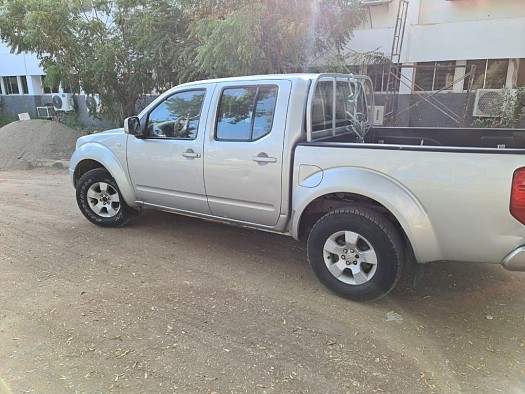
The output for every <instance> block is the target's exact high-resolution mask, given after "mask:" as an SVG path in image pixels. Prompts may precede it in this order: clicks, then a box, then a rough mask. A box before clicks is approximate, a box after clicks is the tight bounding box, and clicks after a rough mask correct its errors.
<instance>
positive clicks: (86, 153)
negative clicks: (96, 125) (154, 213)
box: [69, 142, 138, 208]
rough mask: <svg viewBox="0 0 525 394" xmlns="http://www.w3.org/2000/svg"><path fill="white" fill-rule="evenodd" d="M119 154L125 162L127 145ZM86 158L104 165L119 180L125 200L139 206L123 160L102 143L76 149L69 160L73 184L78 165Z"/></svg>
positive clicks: (131, 205)
mask: <svg viewBox="0 0 525 394" xmlns="http://www.w3.org/2000/svg"><path fill="white" fill-rule="evenodd" d="M117 154H119V156H121V157H122V160H123V161H124V162H125V157H126V156H125V147H123V148H122V152H117ZM85 160H94V161H96V162H98V163H100V164H101V165H102V166H104V168H106V170H108V171H109V173H110V174H111V176H112V177H113V179H115V181H116V182H117V185H118V187H119V189H120V193H121V194H122V197H123V198H124V201H126V204H128V205H129V206H130V207H133V208H136V207H138V204H137V203H136V202H135V193H134V192H133V186H132V185H131V181H130V179H129V177H128V172H127V170H126V168H125V167H124V166H123V165H122V164H121V161H120V160H119V159H118V158H117V156H116V155H115V153H114V152H113V151H112V150H111V149H109V148H108V147H107V146H105V145H103V144H101V143H98V142H88V143H86V144H83V145H81V146H79V147H78V148H77V149H76V150H75V152H74V153H73V156H71V160H70V162H69V173H70V176H71V180H72V181H73V184H74V182H75V180H74V176H75V175H74V174H75V170H76V168H77V167H78V165H79V164H80V163H81V162H82V161H85Z"/></svg>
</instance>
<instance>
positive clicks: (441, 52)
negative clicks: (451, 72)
mask: <svg viewBox="0 0 525 394" xmlns="http://www.w3.org/2000/svg"><path fill="white" fill-rule="evenodd" d="M524 7H525V1H524ZM406 49H407V61H408V62H424V61H432V60H436V61H439V60H463V59H468V60H471V59H500V58H504V59H509V58H525V18H518V19H496V20H485V21H471V22H451V23H440V24H435V25H417V26H411V28H410V30H409V45H408V47H407V48H406Z"/></svg>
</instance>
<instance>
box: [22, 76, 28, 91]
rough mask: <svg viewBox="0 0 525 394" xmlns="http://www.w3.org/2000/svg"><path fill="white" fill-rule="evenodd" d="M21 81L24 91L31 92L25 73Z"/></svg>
mask: <svg viewBox="0 0 525 394" xmlns="http://www.w3.org/2000/svg"><path fill="white" fill-rule="evenodd" d="M20 82H22V93H23V94H29V88H28V86H27V77H26V76H25V75H22V76H21V77H20Z"/></svg>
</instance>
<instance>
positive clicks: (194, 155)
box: [182, 149, 201, 159]
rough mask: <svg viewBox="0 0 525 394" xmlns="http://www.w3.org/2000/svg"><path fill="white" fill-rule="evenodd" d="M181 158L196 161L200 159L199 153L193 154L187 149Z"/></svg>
mask: <svg viewBox="0 0 525 394" xmlns="http://www.w3.org/2000/svg"><path fill="white" fill-rule="evenodd" d="M182 156H184V157H187V158H189V159H198V158H199V157H201V154H200V153H195V152H194V151H193V150H191V149H189V150H187V151H186V152H182Z"/></svg>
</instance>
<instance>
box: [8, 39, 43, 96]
mask: <svg viewBox="0 0 525 394" xmlns="http://www.w3.org/2000/svg"><path fill="white" fill-rule="evenodd" d="M44 74H45V73H44V71H43V70H42V68H41V67H40V66H39V61H38V59H37V58H36V56H34V55H31V54H19V55H18V54H14V53H11V52H10V48H9V47H8V46H7V45H6V44H4V43H3V42H1V41H0V77H1V78H0V88H1V94H2V95H13V94H19V95H41V94H44V89H43V87H42V77H43V76H44Z"/></svg>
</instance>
